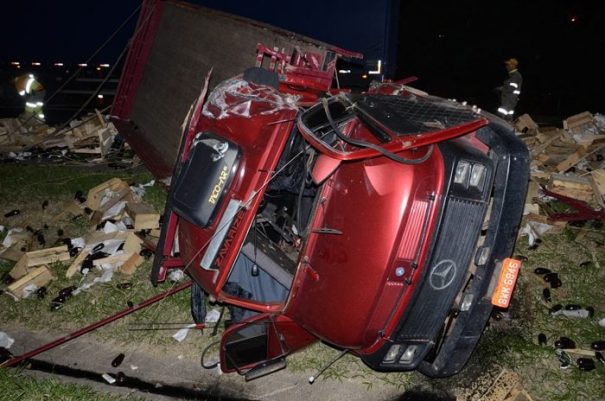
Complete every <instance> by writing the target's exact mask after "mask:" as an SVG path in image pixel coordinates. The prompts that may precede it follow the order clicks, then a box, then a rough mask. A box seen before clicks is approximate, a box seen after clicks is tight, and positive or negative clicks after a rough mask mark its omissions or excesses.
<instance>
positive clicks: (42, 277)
mask: <svg viewBox="0 0 605 401" xmlns="http://www.w3.org/2000/svg"><path fill="white" fill-rule="evenodd" d="M53 278H54V277H53V275H52V273H51V271H50V270H49V269H48V266H39V267H37V268H35V269H33V270H32V271H31V272H29V273H28V274H26V275H25V276H23V277H21V278H20V279H19V280H17V281H15V282H14V283H12V284H11V285H9V286H8V287H7V290H8V291H9V292H10V293H11V294H13V295H14V296H16V297H17V298H21V297H22V296H23V289H24V288H25V287H26V286H28V285H30V284H35V285H36V287H38V288H41V287H44V286H45V285H46V284H48V283H49V282H50V281H51V280H52V279H53Z"/></svg>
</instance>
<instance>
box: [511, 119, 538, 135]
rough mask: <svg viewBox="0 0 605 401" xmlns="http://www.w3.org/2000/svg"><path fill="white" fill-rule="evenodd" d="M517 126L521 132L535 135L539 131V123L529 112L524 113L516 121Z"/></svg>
mask: <svg viewBox="0 0 605 401" xmlns="http://www.w3.org/2000/svg"><path fill="white" fill-rule="evenodd" d="M515 128H516V129H517V131H519V132H523V133H527V134H534V135H535V134H536V133H537V131H538V124H536V123H535V121H534V120H533V119H532V118H531V117H530V116H529V114H522V115H520V116H519V118H517V120H516V121H515Z"/></svg>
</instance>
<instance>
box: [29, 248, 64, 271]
mask: <svg viewBox="0 0 605 401" xmlns="http://www.w3.org/2000/svg"><path fill="white" fill-rule="evenodd" d="M24 256H25V257H26V258H27V267H32V266H39V265H47V264H51V263H55V262H64V261H66V260H69V258H70V257H69V250H68V249H67V245H62V246H57V247H54V248H47V249H41V250H39V251H31V252H27V253H26V254H25V255H24Z"/></svg>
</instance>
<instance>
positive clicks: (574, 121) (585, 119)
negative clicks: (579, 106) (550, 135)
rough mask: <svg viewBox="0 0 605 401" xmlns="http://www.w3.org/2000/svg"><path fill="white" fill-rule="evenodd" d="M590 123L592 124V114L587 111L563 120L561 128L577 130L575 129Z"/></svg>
mask: <svg viewBox="0 0 605 401" xmlns="http://www.w3.org/2000/svg"><path fill="white" fill-rule="evenodd" d="M592 122H593V116H592V114H591V113H590V112H588V111H584V112H582V113H579V114H575V115H573V116H571V117H568V118H566V119H565V120H563V128H564V129H568V130H571V129H574V128H577V127H580V126H582V125H585V124H589V123H592Z"/></svg>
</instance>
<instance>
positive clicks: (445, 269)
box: [429, 259, 456, 290]
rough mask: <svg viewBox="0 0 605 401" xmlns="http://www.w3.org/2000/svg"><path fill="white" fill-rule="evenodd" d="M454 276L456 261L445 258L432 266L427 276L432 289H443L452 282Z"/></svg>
mask: <svg viewBox="0 0 605 401" xmlns="http://www.w3.org/2000/svg"><path fill="white" fill-rule="evenodd" d="M454 277H456V262H454V261H453V260H451V259H445V260H442V261H441V262H439V263H437V264H436V265H435V267H433V270H431V275H430V276H429V283H430V284H431V287H433V289H435V290H443V289H445V288H447V287H449V286H450V284H452V281H454Z"/></svg>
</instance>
